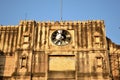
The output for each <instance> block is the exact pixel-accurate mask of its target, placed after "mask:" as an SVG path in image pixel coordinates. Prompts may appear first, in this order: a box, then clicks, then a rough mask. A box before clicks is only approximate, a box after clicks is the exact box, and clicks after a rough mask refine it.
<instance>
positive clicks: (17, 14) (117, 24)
mask: <svg viewBox="0 0 120 80" xmlns="http://www.w3.org/2000/svg"><path fill="white" fill-rule="evenodd" d="M60 2H61V0H0V24H2V25H18V24H19V21H20V20H25V19H27V20H36V21H49V20H50V21H60ZM62 15H63V16H62V17H63V21H66V20H72V21H74V20H75V21H77V20H81V21H85V20H104V21H105V26H106V35H107V37H109V38H110V39H111V40H112V41H113V42H115V43H117V44H120V36H119V35H120V0H63V12H62Z"/></svg>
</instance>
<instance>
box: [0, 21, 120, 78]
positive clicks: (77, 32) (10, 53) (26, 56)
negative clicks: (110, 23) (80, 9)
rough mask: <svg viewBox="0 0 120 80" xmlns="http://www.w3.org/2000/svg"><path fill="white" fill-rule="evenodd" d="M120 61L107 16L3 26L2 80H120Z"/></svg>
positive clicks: (0, 44) (0, 39) (119, 47)
mask: <svg viewBox="0 0 120 80" xmlns="http://www.w3.org/2000/svg"><path fill="white" fill-rule="evenodd" d="M119 62H120V45H116V44H114V43H113V42H112V41H111V40H110V39H109V38H107V37H106V32H105V25H104V21H103V20H89V21H56V22H51V21H48V22H36V21H29V20H28V21H20V24H19V25H16V26H2V25H1V26H0V80H119V77H120V76H119V75H120V67H119V66H120V64H119Z"/></svg>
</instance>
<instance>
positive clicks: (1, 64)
mask: <svg viewBox="0 0 120 80" xmlns="http://www.w3.org/2000/svg"><path fill="white" fill-rule="evenodd" d="M5 60H6V56H5V54H4V52H3V51H1V50H0V80H3V76H4V69H5Z"/></svg>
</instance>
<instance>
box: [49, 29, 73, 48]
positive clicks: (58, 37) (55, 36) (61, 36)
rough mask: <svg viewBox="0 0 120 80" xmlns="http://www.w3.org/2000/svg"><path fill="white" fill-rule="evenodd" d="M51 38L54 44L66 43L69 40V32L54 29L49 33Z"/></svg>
mask: <svg viewBox="0 0 120 80" xmlns="http://www.w3.org/2000/svg"><path fill="white" fill-rule="evenodd" d="M51 40H52V42H53V43H54V44H55V45H58V46H63V45H67V44H69V43H70V41H71V34H70V33H69V32H68V31H67V30H62V29H59V30H56V31H54V32H53V33H52V35H51Z"/></svg>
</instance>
